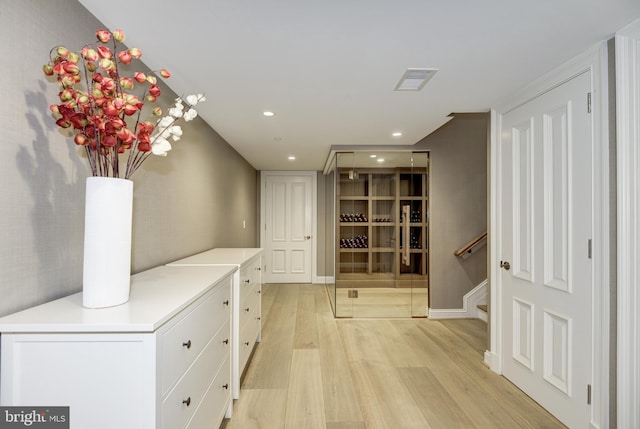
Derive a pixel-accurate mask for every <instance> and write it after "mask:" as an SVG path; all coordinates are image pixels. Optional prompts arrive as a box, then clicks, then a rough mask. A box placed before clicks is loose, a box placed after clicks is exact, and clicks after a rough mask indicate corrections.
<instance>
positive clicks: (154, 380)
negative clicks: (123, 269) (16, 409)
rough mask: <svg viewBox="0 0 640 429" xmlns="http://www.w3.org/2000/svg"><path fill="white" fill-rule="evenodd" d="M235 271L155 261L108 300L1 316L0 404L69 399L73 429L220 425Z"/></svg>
mask: <svg viewBox="0 0 640 429" xmlns="http://www.w3.org/2000/svg"><path fill="white" fill-rule="evenodd" d="M236 271H237V267H235V266H208V267H158V268H154V269H151V270H148V271H145V272H142V273H139V274H136V275H134V276H132V281H131V295H130V299H129V302H127V303H126V304H123V305H119V306H117V307H110V308H104V309H86V308H84V307H83V306H82V294H81V293H78V294H75V295H70V296H68V297H65V298H61V299H58V300H55V301H52V302H49V303H46V304H43V305H40V306H37V307H33V308H31V309H28V310H24V311H21V312H18V313H15V314H12V315H9V316H6V317H3V318H0V332H1V333H2V337H1V340H2V348H1V349H0V352H1V360H0V405H3V406H12V405H13V406H69V407H70V410H69V411H70V424H71V428H72V429H86V428H93V429H114V428H122V429H141V428H145V429H147V428H148V429H151V428H158V429H159V428H163V429H178V428H189V429H200V428H202V429H204V428H207V429H212V428H217V427H219V425H220V423H221V422H222V420H223V418H224V416H225V414H226V415H230V414H231V407H232V399H231V388H230V387H231V344H230V343H231V306H232V278H233V276H234V274H235V273H236Z"/></svg>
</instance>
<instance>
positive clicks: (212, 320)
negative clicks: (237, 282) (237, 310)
mask: <svg viewBox="0 0 640 429" xmlns="http://www.w3.org/2000/svg"><path fill="white" fill-rule="evenodd" d="M222 282H223V284H222V285H219V286H217V287H216V288H215V289H213V290H212V291H211V292H210V293H208V294H207V295H205V296H203V297H202V298H201V299H199V300H198V301H197V302H195V303H194V304H193V307H194V308H193V309H191V307H190V308H188V309H187V310H185V312H187V315H186V316H185V317H183V318H182V319H181V320H179V321H178V322H177V323H175V324H174V325H173V326H172V327H170V328H169V329H168V330H167V331H165V332H163V333H162V334H161V340H160V342H161V354H162V358H161V359H160V362H161V365H162V394H163V395H164V394H165V393H166V392H167V391H168V390H169V389H170V388H171V386H173V384H174V383H175V382H176V381H177V380H178V378H179V377H180V376H181V375H182V373H184V371H185V370H186V369H187V368H188V367H189V366H190V365H191V364H192V363H193V361H194V360H195V358H196V357H197V356H198V355H199V354H200V352H201V351H202V350H203V349H204V347H205V345H206V344H207V343H208V342H209V340H210V339H211V337H212V336H213V335H214V334H215V333H216V332H217V331H218V330H219V329H220V327H221V326H223V325H224V324H225V323H229V320H230V317H231V310H230V308H231V306H230V303H231V279H230V278H227V279H225V280H223V281H222Z"/></svg>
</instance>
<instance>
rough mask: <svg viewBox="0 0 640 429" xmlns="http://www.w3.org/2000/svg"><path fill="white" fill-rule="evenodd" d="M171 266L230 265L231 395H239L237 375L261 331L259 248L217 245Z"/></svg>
mask: <svg viewBox="0 0 640 429" xmlns="http://www.w3.org/2000/svg"><path fill="white" fill-rule="evenodd" d="M169 265H171V266H215V265H233V266H237V267H238V268H239V270H238V272H237V273H236V275H235V276H234V286H233V290H234V292H233V301H234V306H233V324H232V331H233V363H232V368H233V369H232V374H233V379H232V385H233V397H234V399H238V397H239V396H240V377H241V376H242V373H243V372H244V370H245V368H246V365H247V362H248V360H249V356H250V355H251V352H252V350H253V347H254V345H255V344H256V343H257V342H259V341H260V339H261V338H260V335H261V327H262V324H261V317H262V313H261V302H262V299H261V294H262V275H261V273H262V271H261V270H262V249H259V248H255V249H254V248H217V249H211V250H207V251H206V252H202V253H198V254H196V255H193V256H189V257H187V258H184V259H180V260H179V261H175V262H172V263H171V264H169Z"/></svg>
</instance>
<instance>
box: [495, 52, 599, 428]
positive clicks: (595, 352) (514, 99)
mask: <svg viewBox="0 0 640 429" xmlns="http://www.w3.org/2000/svg"><path fill="white" fill-rule="evenodd" d="M607 52H608V51H607V44H606V42H605V41H603V42H601V43H598V44H597V45H595V46H594V47H592V48H591V49H589V50H588V51H586V52H584V53H583V54H581V55H579V56H578V57H576V58H574V59H572V60H570V61H569V62H567V63H565V64H564V65H562V66H560V67H559V68H557V69H556V70H554V71H552V72H550V73H548V74H546V75H544V76H542V77H541V78H539V79H537V80H535V81H534V82H532V83H531V84H530V85H528V86H527V87H525V88H524V89H522V90H521V91H518V92H516V93H515V94H512V95H511V96H509V97H507V98H506V99H504V100H503V101H502V102H501V103H498V104H497V105H496V106H495V107H494V108H493V109H492V110H491V123H490V127H491V131H490V137H489V138H490V142H489V144H490V149H489V165H490V168H489V171H490V173H489V174H490V177H489V181H490V184H489V188H490V189H489V199H490V201H489V210H490V213H489V260H488V264H489V267H488V268H487V271H488V275H489V284H490V307H489V336H490V344H489V350H487V351H486V352H485V362H486V363H487V365H488V366H489V367H490V368H491V369H492V370H493V371H494V372H496V373H498V374H502V366H503V362H502V353H503V339H502V337H501V335H502V334H501V332H502V329H501V324H502V323H503V315H502V311H501V308H502V294H503V292H502V282H501V276H500V274H499V269H500V267H499V263H500V260H501V254H502V249H501V243H502V232H501V225H502V219H501V218H500V216H501V213H502V199H501V193H500V184H501V180H502V178H501V177H500V166H501V165H502V153H501V144H500V137H501V134H502V133H501V128H502V115H503V114H505V113H507V112H509V111H511V110H513V109H515V108H517V107H519V106H521V105H522V104H524V103H526V102H528V101H530V100H532V99H534V98H536V97H537V96H539V95H542V94H544V93H546V92H548V91H550V90H551V89H553V88H556V87H557V86H559V85H561V84H563V83H564V82H567V81H568V80H570V79H572V78H573V77H575V76H577V75H579V74H581V73H584V72H585V71H589V72H591V85H592V94H591V106H592V118H593V129H592V135H593V166H592V168H593V200H592V201H593V247H592V251H593V253H592V254H593V290H592V303H593V304H592V362H593V366H592V369H591V373H592V374H591V377H592V380H591V382H592V384H591V386H592V389H591V392H592V396H591V416H590V421H591V425H592V427H594V428H596V427H607V426H608V425H609V350H610V333H609V331H610V308H609V306H610V301H611V299H610V289H609V284H610V283H611V279H610V259H609V258H610V256H609V255H610V238H611V233H610V230H609V228H610V213H609V210H610V189H609V182H610V179H609V158H610V156H609V126H608V121H609V113H608V112H609V105H608V104H609V95H608V90H609V88H608V70H607V64H608V62H607ZM586 102H587V101H586V100H585V103H586ZM525 393H526V392H525Z"/></svg>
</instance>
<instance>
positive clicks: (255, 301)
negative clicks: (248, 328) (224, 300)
mask: <svg viewBox="0 0 640 429" xmlns="http://www.w3.org/2000/svg"><path fill="white" fill-rule="evenodd" d="M259 290H260V289H259V288H258V286H257V285H256V287H253V288H251V290H250V291H249V293H248V294H246V295H245V296H244V297H243V299H241V301H240V305H239V311H240V315H239V317H240V320H239V326H240V329H242V328H243V327H244V325H245V324H246V323H247V321H248V320H249V319H250V318H251V317H252V315H253V313H254V312H255V311H258V312H260V294H259V293H258V291H259Z"/></svg>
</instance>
